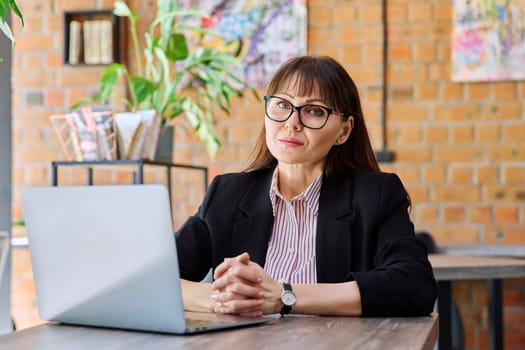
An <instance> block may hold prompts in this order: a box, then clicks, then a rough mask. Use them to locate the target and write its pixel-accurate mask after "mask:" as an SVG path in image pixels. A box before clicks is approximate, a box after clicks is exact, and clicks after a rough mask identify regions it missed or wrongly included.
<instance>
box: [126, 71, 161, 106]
mask: <svg viewBox="0 0 525 350" xmlns="http://www.w3.org/2000/svg"><path fill="white" fill-rule="evenodd" d="M156 89H157V85H156V84H155V83H154V82H152V81H151V80H148V79H146V78H143V77H139V76H136V75H134V76H132V77H131V94H132V95H133V97H134V99H135V101H136V102H137V104H140V103H142V102H144V101H146V99H147V98H148V97H149V96H151V95H152V94H153V92H154V91H155V90H156Z"/></svg>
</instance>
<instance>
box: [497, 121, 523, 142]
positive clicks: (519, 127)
mask: <svg viewBox="0 0 525 350" xmlns="http://www.w3.org/2000/svg"><path fill="white" fill-rule="evenodd" d="M502 136H503V140H505V141H506V142H513V141H514V142H524V141H525V123H521V124H514V123H513V124H508V125H504V126H503V135H502Z"/></svg>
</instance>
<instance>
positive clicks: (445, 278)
mask: <svg viewBox="0 0 525 350" xmlns="http://www.w3.org/2000/svg"><path fill="white" fill-rule="evenodd" d="M429 259H430V263H431V264H432V268H433V270H434V277H435V278H436V280H438V283H439V297H438V311H439V323H440V327H439V345H440V348H441V349H451V348H452V347H451V344H452V337H451V318H452V311H451V310H452V288H451V281H453V280H474V279H485V280H487V282H488V288H489V297H488V303H489V305H488V313H489V345H490V349H497V350H501V349H503V312H502V287H501V280H502V279H503V278H523V277H525V259H515V258H501V257H486V256H472V255H453V254H430V255H429Z"/></svg>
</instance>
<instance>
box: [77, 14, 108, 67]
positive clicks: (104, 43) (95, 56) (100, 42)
mask: <svg viewBox="0 0 525 350" xmlns="http://www.w3.org/2000/svg"><path fill="white" fill-rule="evenodd" d="M83 27H84V62H85V63H87V64H109V63H111V62H113V29H112V23H111V21H110V20H105V19H100V20H99V19H97V20H86V21H84V26H83Z"/></svg>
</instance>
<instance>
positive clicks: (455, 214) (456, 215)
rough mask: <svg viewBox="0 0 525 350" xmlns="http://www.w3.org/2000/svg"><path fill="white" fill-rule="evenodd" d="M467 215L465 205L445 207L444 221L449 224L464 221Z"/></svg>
mask: <svg viewBox="0 0 525 350" xmlns="http://www.w3.org/2000/svg"><path fill="white" fill-rule="evenodd" d="M465 217H466V215H465V208H463V207H445V208H443V219H444V220H443V221H444V222H445V223H447V224H450V223H459V222H464V221H465Z"/></svg>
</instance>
